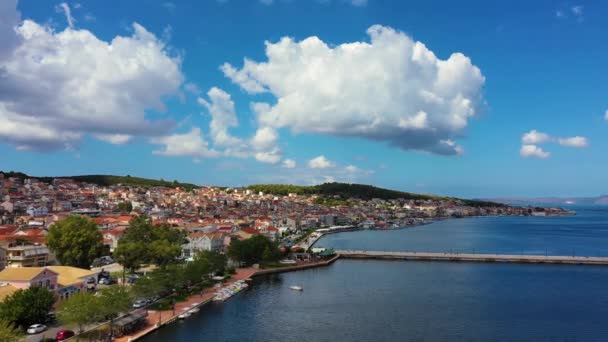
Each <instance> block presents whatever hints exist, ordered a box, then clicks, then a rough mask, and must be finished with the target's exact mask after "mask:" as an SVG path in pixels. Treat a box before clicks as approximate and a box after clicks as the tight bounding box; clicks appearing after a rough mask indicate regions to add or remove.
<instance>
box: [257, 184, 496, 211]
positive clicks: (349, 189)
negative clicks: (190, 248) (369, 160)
mask: <svg viewBox="0 0 608 342" xmlns="http://www.w3.org/2000/svg"><path fill="white" fill-rule="evenodd" d="M247 189H249V190H252V191H254V192H260V191H261V192H264V193H268V194H274V195H282V196H285V195H287V194H290V193H295V194H299V195H321V196H323V197H334V196H339V197H340V198H343V199H347V198H359V199H363V200H370V199H372V198H380V199H385V200H389V199H399V198H401V199H406V200H428V199H444V200H449V199H452V200H458V201H462V202H463V204H465V205H469V206H474V207H489V206H503V205H502V204H497V203H493V202H487V201H477V200H469V199H459V198H451V197H441V196H434V195H426V194H417V193H411V192H403V191H396V190H389V189H383V188H378V187H375V186H371V185H364V184H348V183H325V184H320V185H313V186H301V185H291V184H255V185H250V186H248V187H247ZM322 202H324V201H322Z"/></svg>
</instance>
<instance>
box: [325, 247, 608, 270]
mask: <svg viewBox="0 0 608 342" xmlns="http://www.w3.org/2000/svg"><path fill="white" fill-rule="evenodd" d="M336 253H337V254H338V255H339V256H340V258H344V259H385V260H417V261H451V262H458V261H468V262H489V263H520V264H568V265H606V266H608V257H586V256H552V255H525V254H524V255H518V254H472V253H427V252H381V251H350V250H348V251H336Z"/></svg>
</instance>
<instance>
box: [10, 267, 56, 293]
mask: <svg viewBox="0 0 608 342" xmlns="http://www.w3.org/2000/svg"><path fill="white" fill-rule="evenodd" d="M58 276H59V275H58V274H57V273H56V272H53V271H51V270H48V269H46V268H45V267H23V268H6V269H4V270H3V271H2V272H0V286H2V287H4V286H13V287H15V288H16V289H27V288H29V287H30V286H39V287H44V288H47V289H49V290H52V291H55V290H56V289H57V277H58Z"/></svg>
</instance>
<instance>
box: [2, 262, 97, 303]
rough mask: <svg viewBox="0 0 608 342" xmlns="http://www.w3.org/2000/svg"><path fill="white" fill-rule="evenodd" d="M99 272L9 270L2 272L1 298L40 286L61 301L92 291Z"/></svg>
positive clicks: (62, 268)
mask: <svg viewBox="0 0 608 342" xmlns="http://www.w3.org/2000/svg"><path fill="white" fill-rule="evenodd" d="M98 276H99V272H96V271H89V270H85V269H81V268H77V267H70V266H48V267H22V268H7V269H5V270H3V271H2V272H0V296H1V295H2V294H3V293H11V292H14V290H13V289H11V288H6V287H7V286H11V287H13V288H15V290H16V289H27V288H29V287H31V286H39V287H44V288H47V289H49V290H50V291H53V292H54V293H56V294H57V296H58V299H59V300H64V299H68V298H70V296H72V294H74V293H77V292H81V291H86V290H88V289H92V288H94V287H95V285H96V284H97V278H98Z"/></svg>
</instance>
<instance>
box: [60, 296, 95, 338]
mask: <svg viewBox="0 0 608 342" xmlns="http://www.w3.org/2000/svg"><path fill="white" fill-rule="evenodd" d="M99 307H100V300H99V298H98V297H96V296H94V295H93V294H91V293H88V292H79V293H75V294H74V295H72V296H71V297H70V298H68V299H66V300H64V301H62V302H61V303H60V304H59V308H58V310H57V318H58V319H59V321H60V322H62V323H64V324H66V325H76V326H78V331H79V332H80V333H82V332H83V326H84V325H86V324H91V323H94V322H97V321H99V320H100V319H102V318H103V316H102V314H101V311H100V310H99Z"/></svg>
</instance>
